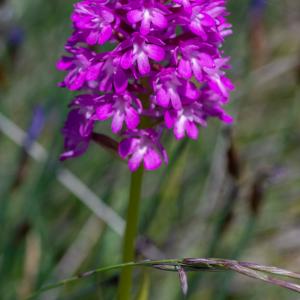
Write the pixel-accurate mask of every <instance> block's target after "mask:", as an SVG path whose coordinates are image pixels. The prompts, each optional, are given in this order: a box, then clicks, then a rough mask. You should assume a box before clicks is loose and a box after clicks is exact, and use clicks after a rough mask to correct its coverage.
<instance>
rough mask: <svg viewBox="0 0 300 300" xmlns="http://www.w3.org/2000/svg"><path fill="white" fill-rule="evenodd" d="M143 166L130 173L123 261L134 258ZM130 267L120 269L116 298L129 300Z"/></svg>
mask: <svg viewBox="0 0 300 300" xmlns="http://www.w3.org/2000/svg"><path fill="white" fill-rule="evenodd" d="M143 171H144V170H143V168H142V167H141V168H139V169H138V170H137V171H136V172H134V173H132V174H131V183H130V194H129V206H128V211H127V218H126V229H125V235H124V242H123V262H124V263H126V262H130V261H133V260H134V258H135V240H136V236H137V231H138V217H139V207H140V198H141V189H142V181H143ZM132 270H133V269H132V267H127V268H124V269H122V272H121V276H120V281H119V287H118V299H119V300H130V296H131V289H132Z"/></svg>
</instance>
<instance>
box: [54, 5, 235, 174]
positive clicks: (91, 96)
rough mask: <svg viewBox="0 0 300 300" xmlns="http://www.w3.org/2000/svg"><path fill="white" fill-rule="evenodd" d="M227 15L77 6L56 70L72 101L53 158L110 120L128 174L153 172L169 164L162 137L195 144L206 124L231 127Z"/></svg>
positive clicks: (219, 10)
mask: <svg viewBox="0 0 300 300" xmlns="http://www.w3.org/2000/svg"><path fill="white" fill-rule="evenodd" d="M227 14H228V13H227V10H226V0H170V1H164V0H160V1H157V0H147V1H144V0H135V1H133V0H84V1H80V2H78V3H76V4H75V5H74V12H73V14H72V17H71V19H72V22H73V28H74V31H73V33H72V36H71V37H70V38H69V40H68V41H67V44H66V51H67V53H68V54H67V55H66V56H64V57H63V58H62V59H61V60H60V61H59V62H58V68H59V69H60V70H63V71H66V72H67V75H66V77H65V79H64V80H63V82H62V83H61V84H60V85H61V86H62V87H66V88H68V89H69V90H72V91H80V92H81V95H79V96H76V98H75V100H73V101H72V103H71V105H70V109H71V112H70V113H69V115H68V119H67V121H66V123H65V127H64V129H63V134H64V137H65V152H64V153H63V154H62V156H61V159H66V158H70V157H76V156H79V155H82V154H83V153H84V152H85V151H86V150H87V148H88V145H89V142H90V140H91V139H92V133H93V130H94V125H95V123H98V122H104V121H107V120H110V122H111V130H112V132H113V133H114V134H115V135H117V136H118V139H119V141H120V143H119V155H120V157H121V158H123V159H127V160H128V166H129V169H130V170H131V171H135V170H136V169H137V168H138V167H139V166H140V165H143V166H144V168H145V169H147V170H154V169H157V168H159V167H160V166H161V165H162V164H163V163H167V161H168V159H167V154H166V151H165V150H164V147H163V146H162V135H163V134H165V133H166V132H167V131H170V132H173V134H174V136H175V138H176V139H182V138H184V137H185V136H187V137H188V138H191V139H197V138H198V135H199V129H200V127H204V126H206V125H207V120H208V119H209V118H211V117H213V118H219V119H220V120H221V121H222V122H225V123H230V122H231V121H232V118H231V117H230V116H228V115H227V114H226V113H225V112H224V110H223V105H224V104H225V103H227V102H228V99H229V92H230V90H232V89H233V85H232V83H231V81H230V80H229V79H228V78H227V77H226V72H225V70H226V69H227V68H228V67H229V66H228V61H229V59H228V58H227V57H224V56H223V52H222V50H221V46H222V44H223V42H224V38H225V37H226V36H228V35H229V34H231V29H230V28H231V25H230V23H228V21H227V20H226V16H227ZM107 49H110V50H107ZM141 120H143V122H142V121H141ZM142 123H143V126H142ZM147 124H148V125H147Z"/></svg>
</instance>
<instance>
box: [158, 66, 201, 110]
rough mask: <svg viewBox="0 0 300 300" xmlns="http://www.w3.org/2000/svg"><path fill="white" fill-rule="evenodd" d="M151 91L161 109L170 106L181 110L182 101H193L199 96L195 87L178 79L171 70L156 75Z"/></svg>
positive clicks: (174, 71) (173, 70)
mask: <svg viewBox="0 0 300 300" xmlns="http://www.w3.org/2000/svg"><path fill="white" fill-rule="evenodd" d="M153 90H154V92H155V95H156V97H155V99H156V103H157V104H158V105H160V106H162V107H166V108H167V107H169V104H170V103H171V106H172V107H173V108H174V109H177V110H178V109H181V108H182V103H183V101H184V99H185V98H186V99H189V100H195V99H196V98H197V97H198V96H199V91H198V90H197V88H196V86H195V85H194V84H193V83H192V82H190V81H187V80H185V79H183V78H180V77H179V76H178V74H177V73H176V70H175V69H173V68H170V69H163V70H162V71H161V72H160V73H158V74H157V76H156V78H155V80H154V83H153Z"/></svg>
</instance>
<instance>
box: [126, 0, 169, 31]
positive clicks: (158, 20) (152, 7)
mask: <svg viewBox="0 0 300 300" xmlns="http://www.w3.org/2000/svg"><path fill="white" fill-rule="evenodd" d="M167 13H168V10H167V9H166V7H165V6H163V5H161V4H160V3H159V2H158V3H155V1H152V2H151V1H150V2H149V3H145V6H142V7H141V6H140V5H137V6H136V8H133V9H132V10H130V11H129V12H128V13H127V19H128V22H129V23H130V24H131V25H134V24H137V23H141V26H140V32H141V34H143V35H147V34H148V33H149V32H150V30H151V29H153V30H155V29H161V30H162V29H165V28H166V27H167V26H168V20H167V18H166V17H165V14H167Z"/></svg>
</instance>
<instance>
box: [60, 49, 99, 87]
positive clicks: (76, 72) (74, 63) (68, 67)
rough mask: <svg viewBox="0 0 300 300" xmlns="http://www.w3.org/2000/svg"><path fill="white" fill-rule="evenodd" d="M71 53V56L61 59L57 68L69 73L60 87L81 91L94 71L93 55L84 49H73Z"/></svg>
mask: <svg viewBox="0 0 300 300" xmlns="http://www.w3.org/2000/svg"><path fill="white" fill-rule="evenodd" d="M71 51H72V55H73V56H64V57H62V59H61V60H60V61H59V62H58V63H57V68H58V69H59V70H62V71H69V73H68V75H67V76H66V77H65V79H64V81H63V82H62V83H61V85H62V86H64V87H67V88H68V89H70V90H71V91H75V90H79V89H81V88H82V87H83V86H84V84H85V83H87V82H88V80H89V79H90V77H91V75H92V74H91V73H93V72H94V71H95V65H93V62H94V60H95V54H94V53H93V52H91V51H89V50H88V49H84V48H74V49H72V50H71Z"/></svg>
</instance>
